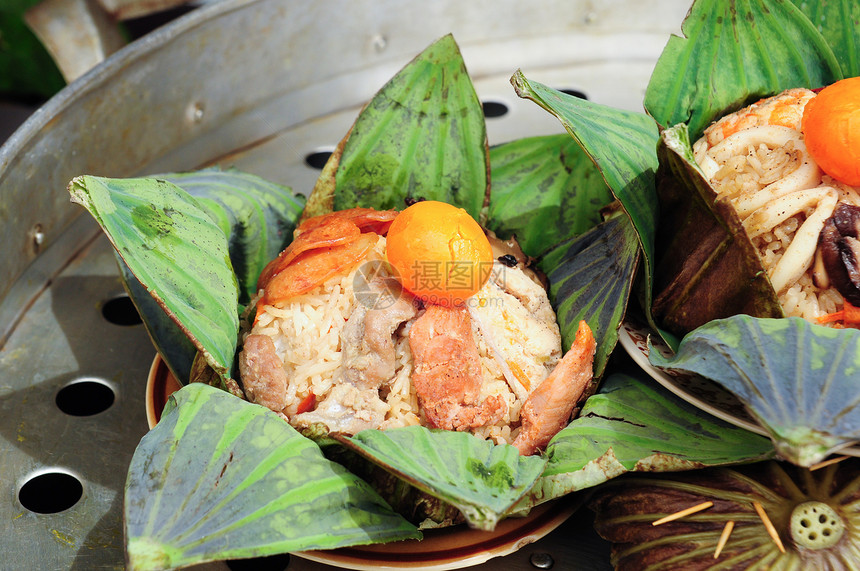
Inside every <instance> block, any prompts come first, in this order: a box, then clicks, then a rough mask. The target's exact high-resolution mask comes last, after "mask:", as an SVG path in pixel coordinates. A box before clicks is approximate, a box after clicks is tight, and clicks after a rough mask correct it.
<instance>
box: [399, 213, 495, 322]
mask: <svg viewBox="0 0 860 571" xmlns="http://www.w3.org/2000/svg"><path fill="white" fill-rule="evenodd" d="M386 257H387V258H388V263H389V264H391V265H392V266H393V268H394V269H395V270H396V271H397V273H398V274H399V280H400V283H401V284H402V285H403V288H404V289H406V290H407V291H409V292H410V293H412V294H413V295H415V296H416V297H418V298H420V299H421V300H423V301H424V302H425V303H434V304H438V305H445V306H449V307H450V306H455V305H463V304H464V303H465V301H466V299H467V298H468V297H469V296H471V295H473V294H474V293H475V292H477V291H478V290H479V289H481V287H483V285H484V284H485V283H487V280H488V279H489V278H490V273H491V272H492V269H493V250H492V248H491V247H490V242H489V240H487V236H486V235H485V234H484V230H483V229H482V228H481V226H480V225H479V224H478V223H477V222H475V220H474V219H473V218H472V217H471V216H469V213H468V212H466V211H465V210H463V209H462V208H457V207H456V206H452V205H450V204H446V203H444V202H437V201H433V200H425V201H421V202H416V203H415V204H413V205H412V206H410V207H408V208H406V209H405V210H403V211H402V212H401V213H400V214H398V215H397V217H396V218H395V219H394V221H393V222H392V223H391V227H390V228H389V230H388V235H387V236H386Z"/></svg>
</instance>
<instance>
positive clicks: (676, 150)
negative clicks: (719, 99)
mask: <svg viewBox="0 0 860 571" xmlns="http://www.w3.org/2000/svg"><path fill="white" fill-rule="evenodd" d="M658 154H659V157H660V168H659V169H658V171H657V172H658V175H657V178H658V181H659V185H658V189H659V195H660V210H661V212H660V220H661V223H660V232H659V235H658V241H657V250H658V254H659V258H658V263H657V267H656V270H655V275H654V291H655V295H654V300H653V303H652V305H651V313H652V315H653V317H654V319H655V320H657V321H658V322H659V323H660V324H661V325H662V326H663V327H664V328H665V329H666V330H668V331H671V332H673V333H675V334H677V335H679V336H683V335H684V334H685V333H687V332H689V331H692V330H693V329H695V328H696V327H699V326H700V325H704V324H705V323H707V322H708V321H711V320H712V319H720V318H725V317H729V316H731V315H735V314H738V313H745V314H748V315H754V316H756V317H782V316H783V310H782V308H781V307H780V305H779V300H778V299H777V297H776V292H774V290H773V286H772V285H771V283H770V279H768V277H767V273H766V272H765V271H764V269H763V268H762V265H761V261H760V260H759V257H758V253H757V251H756V249H755V246H753V244H752V242H751V241H750V240H749V238H748V237H747V234H746V231H745V230H744V228H743V225H742V224H741V220H740V218H738V215H737V214H736V213H735V211H734V209H733V208H732V207H731V205H730V204H728V203H727V202H726V201H724V200H718V199H717V194H716V192H715V191H714V189H713V188H712V187H711V185H710V184H709V183H708V181H707V180H706V179H705V178H704V175H703V173H702V171H701V169H700V168H699V166H698V165H697V164H696V161H695V158H694V157H693V151H692V148H691V147H690V140H689V136H688V130H687V126H686V125H684V124H683V123H682V124H680V125H676V126H674V127H672V128H670V129H666V130H665V131H663V133H662V134H661V137H660V146H659V149H658ZM664 337H665V335H664ZM671 345H672V347H673V348H677V340H673V342H672V343H671Z"/></svg>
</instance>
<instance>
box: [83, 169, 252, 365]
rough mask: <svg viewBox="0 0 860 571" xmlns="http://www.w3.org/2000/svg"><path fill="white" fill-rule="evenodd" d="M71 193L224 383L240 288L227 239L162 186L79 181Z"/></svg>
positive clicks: (191, 204) (193, 204)
mask: <svg viewBox="0 0 860 571" xmlns="http://www.w3.org/2000/svg"><path fill="white" fill-rule="evenodd" d="M69 192H70V194H71V197H72V201H73V202H76V203H78V204H81V205H82V206H84V207H85V208H86V209H87V210H88V211H89V212H90V214H92V216H93V217H94V218H95V219H96V221H97V222H98V223H99V225H100V226H101V227H102V229H103V230H104V232H105V234H106V235H107V237H108V239H109V240H110V242H111V243H112V244H113V246H114V248H115V249H116V251H117V253H118V254H119V255H120V256H121V257H122V259H123V261H124V262H125V263H126V264H127V265H128V268H129V269H130V270H131V272H132V273H133V274H134V275H135V277H137V279H138V280H140V283H141V284H143V286H144V288H146V289H147V290H148V291H149V292H150V294H151V295H152V296H153V297H154V298H155V299H156V301H157V302H158V304H159V305H160V306H161V307H162V308H163V309H164V311H165V312H166V314H167V315H168V316H169V317H170V319H172V320H173V321H174V322H175V323H176V324H177V326H178V327H180V328H181V329H182V330H183V331H184V332H185V334H186V335H187V337H188V338H189V339H190V340H191V342H192V343H193V344H194V346H195V347H196V349H197V350H198V351H200V352H201V353H202V354H203V355H204V357H205V359H206V362H207V363H209V365H210V366H211V367H212V368H213V369H215V370H216V371H217V372H218V373H219V374H220V375H221V376H229V374H230V369H231V367H232V364H233V356H234V354H235V352H236V343H237V339H236V335H237V332H238V330H239V317H238V314H237V307H238V302H239V288H238V284H237V281H236V275H235V274H234V273H233V268H232V265H231V263H230V256H229V246H228V243H227V237H226V236H225V234H224V232H223V231H222V230H221V229H220V228H219V227H218V226H216V225H215V224H213V220H212V218H211V217H210V215H209V214H208V213H207V212H206V211H205V210H204V209H203V208H202V207H201V206H200V205H199V203H198V202H197V201H196V200H195V199H194V198H193V197H192V196H191V195H189V194H188V193H187V192H185V191H184V190H182V189H181V188H179V187H177V186H176V185H174V184H172V183H170V182H167V181H164V180H157V179H108V178H101V177H93V176H81V177H76V178H75V179H73V180H72V182H71V183H70V184H69Z"/></svg>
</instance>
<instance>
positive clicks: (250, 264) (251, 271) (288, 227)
mask: <svg viewBox="0 0 860 571" xmlns="http://www.w3.org/2000/svg"><path fill="white" fill-rule="evenodd" d="M153 178H159V179H162V180H167V181H169V182H172V183H173V184H175V185H176V186H178V187H180V188H182V190H184V191H186V192H187V193H188V194H190V195H191V196H193V197H194V198H196V199H197V202H198V204H200V206H201V207H202V208H203V209H204V210H206V211H207V212H208V213H209V214H210V216H212V219H213V220H215V221H216V222H217V223H218V225H219V226H221V228H222V230H223V231H224V233H225V234H226V235H227V237H228V242H229V244H230V262H231V263H232V264H233V271H234V272H235V273H236V278H237V279H238V281H239V303H242V304H247V303H248V302H249V301H250V299H251V298H252V297H253V296H254V295H256V293H257V278H259V277H260V272H261V271H262V270H263V268H264V267H266V264H268V263H269V262H270V261H272V259H274V258H275V257H276V256H277V255H278V254H279V253H280V252H281V250H283V249H284V248H285V247H286V245H287V244H289V243H290V242H291V241H292V239H293V230H294V229H295V227H296V220H298V218H299V215H301V213H302V209H303V207H304V203H305V198H304V197H303V196H302V195H298V194H295V193H294V192H293V191H292V190H291V189H290V188H288V187H286V186H282V185H279V184H275V183H273V182H269V181H267V180H265V179H262V178H260V177H259V176H256V175H254V174H251V173H246V172H242V171H239V170H237V169H227V170H221V169H219V168H209V169H203V170H199V171H193V172H183V173H168V174H159V175H154V176H153Z"/></svg>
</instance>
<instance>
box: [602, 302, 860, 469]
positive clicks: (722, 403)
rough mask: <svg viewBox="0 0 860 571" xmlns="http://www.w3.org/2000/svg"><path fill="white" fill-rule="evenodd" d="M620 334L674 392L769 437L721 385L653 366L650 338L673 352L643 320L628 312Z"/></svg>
mask: <svg viewBox="0 0 860 571" xmlns="http://www.w3.org/2000/svg"><path fill="white" fill-rule="evenodd" d="M618 334H619V341H620V342H621V346H622V347H624V350H625V351H626V352H627V354H628V355H630V357H631V358H632V359H633V360H634V361H635V362H636V364H638V365H639V366H640V367H642V369H644V370H645V372H646V373H648V374H649V375H650V376H651V377H652V378H653V379H654V380H656V381H657V382H658V383H660V384H661V385H663V386H664V387H666V388H667V389H669V390H670V391H672V392H673V393H674V394H676V395H677V396H679V397H681V398H682V399H684V400H685V401H687V402H689V403H690V404H692V405H694V406H696V407H699V408H700V409H702V410H704V411H705V412H709V413H711V414H712V415H714V416H716V417H717V418H720V419H722V420H725V421H726V422H728V423H731V424H734V425H736V426H740V427H741V428H745V429H747V430H750V431H752V432H755V433H757V434H761V435H762V436H768V434H767V431H766V430H765V429H764V428H763V427H762V426H761V425H760V424H758V422H756V421H755V420H754V419H753V417H752V416H750V414H749V412H747V409H746V407H745V406H744V405H743V403H742V402H741V401H740V400H739V399H738V398H737V397H736V396H735V395H734V394H732V393H730V392H729V391H728V390H726V389H725V388H723V387H722V386H721V385H719V384H717V383H715V382H714V381H711V380H708V379H706V378H704V377H701V376H699V375H695V374H690V373H687V372H685V371H678V370H673V369H659V368H657V367H655V366H653V365H652V364H651V362H650V361H649V360H648V340H649V339H650V341H651V344H652V346H653V347H654V349H656V350H657V351H660V352H661V353H662V354H663V355H664V356H669V355H671V354H672V351H671V350H670V349H669V347H668V346H667V345H666V344H665V343H664V342H663V340H662V339H660V336H659V335H656V334H654V331H653V330H652V329H651V328H650V327H649V326H648V325H646V324H645V323H644V322H643V320H641V319H639V318H637V317H635V316H630V315H628V316H627V317H626V318H625V320H624V322H623V323H622V325H621V328H620V329H619V331H618ZM839 453H840V454H847V455H850V456H860V447H858V446H853V447H851V448H847V449H843V450H840V451H839Z"/></svg>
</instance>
